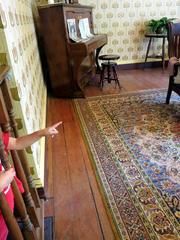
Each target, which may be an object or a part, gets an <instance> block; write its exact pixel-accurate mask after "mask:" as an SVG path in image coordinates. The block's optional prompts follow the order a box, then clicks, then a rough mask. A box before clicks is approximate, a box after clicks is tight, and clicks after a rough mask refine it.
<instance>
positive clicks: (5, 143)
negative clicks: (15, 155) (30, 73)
mask: <svg viewBox="0 0 180 240" xmlns="http://www.w3.org/2000/svg"><path fill="white" fill-rule="evenodd" d="M2 140H3V143H4V146H5V151H7V147H8V144H9V133H8V132H4V133H3V134H2Z"/></svg>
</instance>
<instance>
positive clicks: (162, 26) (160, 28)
mask: <svg viewBox="0 0 180 240" xmlns="http://www.w3.org/2000/svg"><path fill="white" fill-rule="evenodd" d="M173 20H175V18H167V17H162V18H161V19H157V20H155V19H151V20H150V21H149V22H148V24H147V26H148V27H149V29H150V31H151V32H152V33H157V34H163V33H166V26H167V24H168V23H169V22H173Z"/></svg>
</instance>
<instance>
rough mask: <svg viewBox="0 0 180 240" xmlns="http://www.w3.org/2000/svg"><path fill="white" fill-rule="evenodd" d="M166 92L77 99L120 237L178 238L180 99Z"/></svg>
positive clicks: (77, 109)
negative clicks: (168, 102) (166, 102)
mask: <svg viewBox="0 0 180 240" xmlns="http://www.w3.org/2000/svg"><path fill="white" fill-rule="evenodd" d="M165 99H166V91H163V90H151V91H143V92H137V93H131V94H126V95H111V96H110V95H109V96H101V97H91V98H87V99H76V100H74V102H75V109H76V112H77V114H78V116H79V119H80V122H81V126H82V130H83V133H84V136H85V139H86V141H87V145H88V147H89V150H90V153H91V156H92V160H93V161H92V162H93V166H94V169H95V173H96V175H97V178H98V182H99V184H100V186H101V189H102V192H103V196H104V199H105V202H106V205H107V208H108V211H109V213H110V216H111V219H112V221H113V224H114V226H115V228H116V231H117V235H118V237H117V238H118V239H123V240H124V239H125V240H128V239H130V240H155V239H161V240H172V239H173V240H177V239H180V98H179V96H177V95H173V96H172V98H171V103H170V104H169V105H166V104H165Z"/></svg>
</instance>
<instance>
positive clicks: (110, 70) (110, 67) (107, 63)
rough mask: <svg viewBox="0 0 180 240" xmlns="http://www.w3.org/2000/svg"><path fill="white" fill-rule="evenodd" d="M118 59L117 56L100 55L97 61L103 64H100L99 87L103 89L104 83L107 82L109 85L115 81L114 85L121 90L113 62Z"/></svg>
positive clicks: (115, 64)
mask: <svg viewBox="0 0 180 240" xmlns="http://www.w3.org/2000/svg"><path fill="white" fill-rule="evenodd" d="M119 58H120V56H119V55H111V54H110V55H101V56H99V60H102V61H104V62H102V63H101V74H100V83H99V84H100V86H102V87H103V85H104V81H105V80H107V81H108V83H111V81H112V80H113V81H115V83H117V84H118V86H119V88H121V86H120V83H119V80H118V76H117V73H116V66H117V63H116V62H114V61H115V60H118V59H119Z"/></svg>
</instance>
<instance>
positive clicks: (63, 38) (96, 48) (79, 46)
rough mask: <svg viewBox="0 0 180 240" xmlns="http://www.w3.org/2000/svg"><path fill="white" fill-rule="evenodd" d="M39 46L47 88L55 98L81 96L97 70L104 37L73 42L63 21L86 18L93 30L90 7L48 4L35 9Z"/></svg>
mask: <svg viewBox="0 0 180 240" xmlns="http://www.w3.org/2000/svg"><path fill="white" fill-rule="evenodd" d="M38 10H39V16H40V29H41V31H40V32H41V34H42V40H41V41H42V45H43V49H44V52H45V56H46V61H47V69H48V75H49V83H50V84H49V85H50V90H51V92H52V94H53V95H54V96H56V97H83V96H84V94H83V88H84V86H85V85H86V84H87V82H88V81H89V79H90V78H92V77H93V76H94V75H95V74H96V71H97V70H98V69H99V64H98V55H99V52H100V50H101V48H102V47H103V46H104V45H105V44H106V43H107V36H106V35H94V36H93V37H91V38H89V39H88V40H85V41H81V42H74V41H72V40H71V39H70V38H69V32H68V24H67V19H75V25H76V29H77V35H78V36H80V31H79V20H80V19H84V18H88V21H89V26H90V31H91V33H92V34H94V31H93V19H92V7H90V6H83V5H80V4H63V3H58V4H50V5H43V6H40V7H39V8H38Z"/></svg>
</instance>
